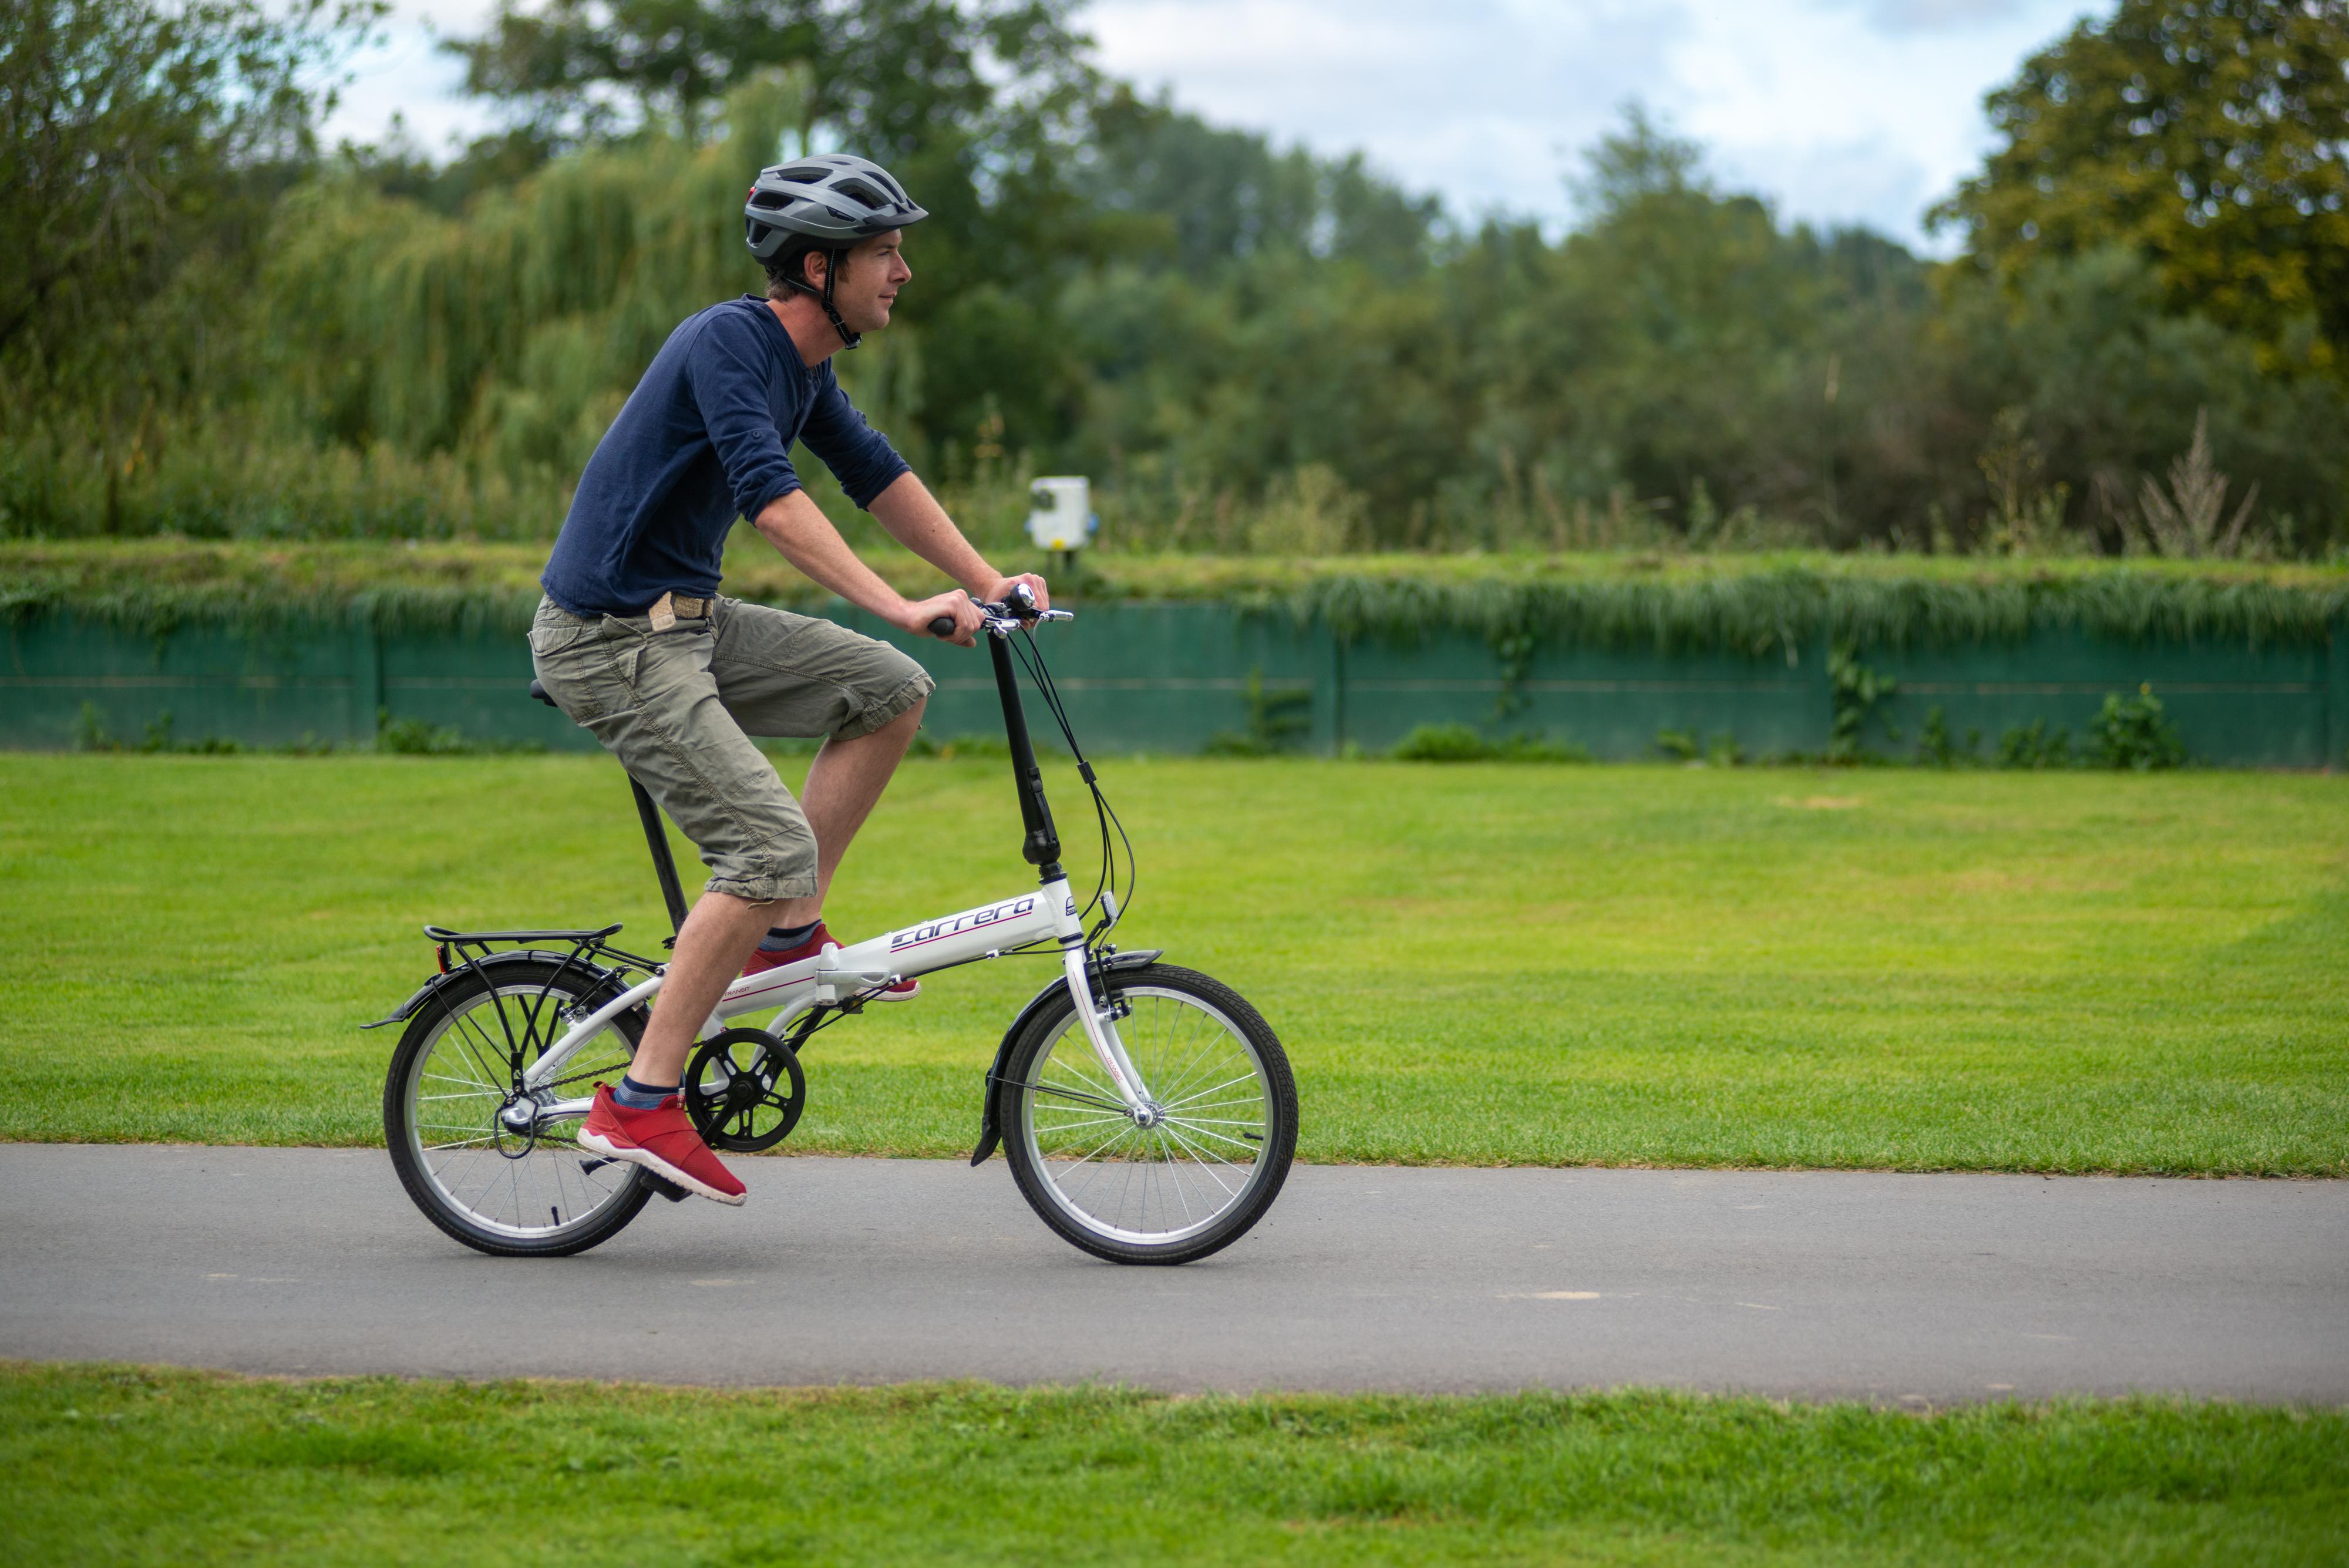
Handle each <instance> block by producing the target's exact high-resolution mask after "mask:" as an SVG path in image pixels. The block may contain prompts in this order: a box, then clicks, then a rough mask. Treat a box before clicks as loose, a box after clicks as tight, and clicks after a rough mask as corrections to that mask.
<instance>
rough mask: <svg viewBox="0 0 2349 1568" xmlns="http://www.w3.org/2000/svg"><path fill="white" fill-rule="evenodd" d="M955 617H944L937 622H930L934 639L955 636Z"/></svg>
mask: <svg viewBox="0 0 2349 1568" xmlns="http://www.w3.org/2000/svg"><path fill="white" fill-rule="evenodd" d="M954 628H955V620H954V617H952V616H950V615H942V616H940V617H938V618H936V620H933V621H932V622H930V635H931V636H932V637H952V636H953V635H954Z"/></svg>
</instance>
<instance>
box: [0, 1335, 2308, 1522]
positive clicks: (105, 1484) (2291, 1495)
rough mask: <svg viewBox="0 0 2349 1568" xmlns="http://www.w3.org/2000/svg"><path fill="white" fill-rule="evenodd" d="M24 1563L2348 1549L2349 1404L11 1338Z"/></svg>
mask: <svg viewBox="0 0 2349 1568" xmlns="http://www.w3.org/2000/svg"><path fill="white" fill-rule="evenodd" d="M0 1517H5V1520H6V1521H7V1526H6V1533H7V1536H8V1539H9V1540H10V1542H11V1543H12V1547H11V1550H12V1552H13V1554H14V1555H15V1556H16V1558H17V1560H19V1561H22V1562H28V1563H68V1562H70V1563H85V1562H91V1561H106V1562H124V1561H136V1562H157V1563H211V1562H235V1563H250V1562H256V1561H258V1562H275V1561H298V1562H303V1563H387V1562H409V1563H460V1562H488V1563H647V1562H664V1563H841V1564H854V1563H875V1564H888V1565H893V1568H894V1565H895V1564H900V1563H944V1562H952V1563H1023V1564H1024V1563H1042V1562H1051V1563H1070V1564H1083V1563H1235V1564H1237V1563H1639V1564H1669V1563H1713V1564H1717V1563H1732V1564H1749V1563H1750V1564H1764V1563H1786V1564H1792V1563H1902V1564H1927V1563H1982V1562H1999V1563H2064V1564H2092V1563H2116V1564H2127V1565H2129V1568H2144V1565H2148V1564H2167V1563H2226V1564H2233V1563H2263V1564H2292V1563H2339V1562H2341V1561H2342V1559H2343V1554H2344V1551H2349V1416H2345V1415H2344V1414H2343V1413H2342V1412H2339V1411H2305V1410H2290V1409H2261V1408H2251V1407H2237V1406H2229V1405H2220V1404H2195V1403H2188V1402H2170V1401H2159V1400H2150V1399H2136V1400H2127V1401H2117V1402H2083V1403H2076V1404H2063V1405H2054V1406H2041V1407H2029V1406H2011V1405H2010V1406H1996V1405H1992V1406H1975V1407H1967V1408H1963V1409H1956V1410H1949V1411H1942V1412H1938V1413H1935V1414H1931V1415H1926V1416H1917V1415H1909V1414H1903V1413H1899V1412H1895V1411H1888V1410H1875V1409H1869V1408H1867V1407H1859V1406H1853V1405H1826V1406H1791V1407H1790V1406H1784V1405H1775V1404H1771V1403H1768V1402H1765V1401H1762V1400H1756V1399H1733V1398H1708V1397H1700V1396H1690V1395H1674V1394H1653V1393H1643V1394H1598V1395H1571V1396H1568V1395H1550V1394H1527V1395H1517V1396H1510V1397H1481V1398H1461V1399H1410V1398H1402V1397H1360V1396H1356V1397H1303V1396H1297V1397H1247V1398H1240V1397H1213V1398H1197V1399H1170V1398H1165V1397H1156V1396H1151V1395H1143V1394H1136V1393H1129V1392H1123V1391H1117V1390H1108V1389H1088V1388H1076V1389H1031V1390H1009V1389H1002V1388H995V1387H988V1386H947V1387H939V1386H912V1387H900V1388H892V1389H839V1390H822V1391H807V1392H793V1391H774V1390H746V1391H723V1392H721V1391H711V1390H696V1389H672V1388H656V1387H643V1386H620V1387H611V1386H595V1385H589V1384H576V1383H569V1384H547V1383H529V1384H525V1383H502V1384H488V1385H473V1386H467V1385H464V1384H449V1383H439V1382H412V1383H410V1382H400V1381H397V1380H393V1379H388V1378H385V1379H358V1380H334V1381H324V1382H312V1383H277V1382H257V1381H243V1380H238V1379H233V1378H227V1377H220V1376H207V1375H205V1374H202V1373H188V1372H165V1371H153V1370H140V1369H135V1368H125V1367H109V1366H25V1365H22V1364H17V1365H15V1366H9V1365H7V1364H0Z"/></svg>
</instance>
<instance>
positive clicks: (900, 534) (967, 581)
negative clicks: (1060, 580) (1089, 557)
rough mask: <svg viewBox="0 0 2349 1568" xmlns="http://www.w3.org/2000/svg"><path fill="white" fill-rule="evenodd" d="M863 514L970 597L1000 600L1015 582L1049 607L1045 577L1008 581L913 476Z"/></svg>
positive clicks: (901, 478) (896, 482)
mask: <svg viewBox="0 0 2349 1568" xmlns="http://www.w3.org/2000/svg"><path fill="white" fill-rule="evenodd" d="M865 510H866V511H868V512H870V513H872V514H873V516H874V521H876V522H878V523H879V524H881V526H882V527H884V528H886V529H887V530H888V531H889V536H890V537H891V538H893V539H895V540H896V541H897V543H899V544H900V545H905V548H907V549H908V550H911V551H912V552H914V554H916V556H920V557H921V558H922V559H924V560H925V561H927V562H928V563H929V564H930V565H932V566H936V568H937V569H938V570H940V571H941V572H944V573H945V574H946V575H947V576H949V577H952V578H953V579H954V580H955V581H956V582H958V583H960V584H961V585H962V586H963V587H965V588H967V589H968V590H969V591H970V597H973V598H975V599H980V600H986V601H998V600H1000V599H1001V598H1002V597H1003V596H1004V595H1005V594H1008V593H1009V592H1010V591H1011V587H1012V585H1013V584H1015V583H1025V584H1027V585H1028V587H1029V591H1030V592H1031V593H1033V594H1034V595H1035V596H1036V607H1037V608H1039V609H1050V607H1051V605H1052V597H1051V595H1050V594H1049V593H1047V592H1045V590H1044V579H1043V578H1041V577H1040V576H1037V575H1036V574H1035V573H1033V572H1022V573H1021V574H1020V575H1019V576H1016V577H1007V576H1004V575H1003V574H1002V573H1000V572H999V571H997V570H996V569H995V568H994V567H993V566H988V564H987V561H986V559H985V557H983V556H980V555H979V553H978V551H977V550H975V549H973V548H971V544H970V541H969V540H968V539H966V538H964V537H963V536H962V530H961V529H959V528H957V527H956V526H955V524H954V519H953V518H951V517H949V516H947V509H946V508H945V507H943V506H941V505H939V504H938V503H937V498H936V496H934V495H932V494H931V493H930V491H929V486H927V485H926V484H924V483H922V482H921V481H920V480H919V479H917V478H916V477H915V476H914V475H913V473H912V472H905V473H901V474H899V475H898V476H897V477H896V479H895V480H894V481H893V482H891V483H890V485H889V488H888V489H886V490H884V491H883V492H882V493H880V494H878V495H876V496H874V498H873V500H872V502H871V503H870V504H868V505H867V506H866V508H865ZM834 537H838V535H834ZM844 547H845V545H843V548H844ZM860 564H861V563H860Z"/></svg>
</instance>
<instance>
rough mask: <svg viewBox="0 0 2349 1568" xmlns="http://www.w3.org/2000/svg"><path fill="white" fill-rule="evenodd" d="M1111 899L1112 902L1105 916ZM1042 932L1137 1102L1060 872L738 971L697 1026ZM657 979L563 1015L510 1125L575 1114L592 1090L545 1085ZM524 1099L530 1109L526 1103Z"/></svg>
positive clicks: (906, 975)
mask: <svg viewBox="0 0 2349 1568" xmlns="http://www.w3.org/2000/svg"><path fill="white" fill-rule="evenodd" d="M1114 908H1115V906H1114V905H1112V923H1114ZM1047 939H1050V940H1053V941H1055V942H1057V943H1058V944H1059V947H1060V950H1061V971H1062V979H1063V981H1064V982H1065V983H1066V984H1067V986H1068V988H1069V997H1070V1000H1071V1002H1074V1003H1075V1005H1076V1010H1077V1017H1078V1019H1079V1021H1080V1022H1081V1023H1082V1024H1083V1026H1084V1031H1085V1040H1086V1042H1087V1043H1088V1044H1091V1045H1092V1049H1093V1054H1094V1055H1095V1056H1097V1057H1099V1058H1100V1060H1101V1064H1102V1070H1103V1071H1104V1072H1106V1073H1107V1074H1108V1075H1109V1080H1110V1083H1111V1084H1112V1085H1114V1086H1115V1087H1116V1089H1117V1092H1118V1096H1119V1097H1120V1098H1121V1099H1123V1101H1124V1102H1125V1105H1126V1108H1127V1109H1128V1110H1131V1111H1140V1110H1142V1109H1143V1107H1145V1106H1148V1105H1149V1104H1150V1090H1149V1087H1148V1085H1145V1084H1144V1083H1143V1080H1142V1075H1141V1074H1140V1073H1138V1072H1136V1071H1135V1070H1134V1066H1133V1062H1132V1060H1131V1059H1129V1058H1128V1057H1127V1055H1126V1054H1125V1045H1124V1043H1123V1041H1121V1040H1120V1039H1119V1038H1118V1033H1117V1024H1116V1021H1115V1020H1114V1019H1113V1018H1112V1016H1111V1015H1110V1013H1109V1012H1107V1011H1106V1010H1104V1009H1102V1008H1100V1007H1098V1006H1096V1005H1095V1004H1094V1002H1093V992H1092V980H1091V979H1090V977H1089V976H1088V975H1087V974H1086V961H1085V932H1084V927H1083V925H1082V923H1081V921H1080V920H1079V919H1078V918H1077V901H1076V898H1075V896H1074V895H1073V894H1071V892H1070V890H1069V884H1068V880H1067V878H1065V877H1062V878H1060V879H1058V880H1055V881H1051V882H1047V883H1045V884H1044V885H1043V886H1042V887H1040V888H1037V889H1035V890H1034V891H1033V892H1028V893H1020V894H1017V895H1015V896H1014V897H1011V898H999V899H997V900H996V901H995V902H994V903H991V904H981V905H979V906H978V908H977V909H964V910H962V911H961V912H959V913H957V914H952V915H941V916H939V917H938V918H937V919H934V920H925V921H923V922H922V923H921V924H920V925H916V926H907V927H905V929H902V930H895V931H889V932H887V933H885V934H884V935H881V936H877V937H874V938H872V939H871V940H866V941H862V942H858V943H856V944H855V945H854V947H845V948H842V947H834V946H833V945H831V944H830V943H826V944H825V946H824V949H823V951H822V952H820V953H818V954H817V955H816V956H815V957H813V958H811V959H802V960H801V961H799V962H797V963H792V964H785V965H783V966H782V967H781V968H779V969H771V970H766V971H761V972H760V973H758V974H746V975H743V976H741V977H740V978H739V979H737V980H736V981H734V982H733V983H732V984H730V985H729V986H728V987H727V988H726V993H725V995H723V996H721V997H719V1001H718V1007H717V1010H716V1011H715V1012H712V1013H711V1014H710V1015H709V1023H707V1024H706V1025H704V1028H703V1033H704V1034H705V1035H707V1034H715V1033H718V1032H719V1031H720V1030H722V1029H724V1028H725V1027H726V1020H727V1019H730V1018H740V1017H741V1016H743V1015H744V1014H745V1013H751V1012H766V1011H767V1010H768V1009H770V1008H772V1009H774V1010H775V1016H774V1018H773V1019H772V1020H771V1022H770V1023H768V1025H767V1030H768V1033H772V1034H781V1033H782V1032H783V1031H784V1030H786V1029H788V1028H790V1027H791V1025H792V1023H794V1022H795V1021H797V1020H798V1018H799V1017H800V1015H801V1014H802V1013H804V1012H808V1011H809V1010H810V1009H811V1008H814V1007H819V1006H822V1005H824V1004H826V1003H838V1002H850V1001H853V1000H854V999H855V998H857V997H859V996H862V995H864V994H866V993H868V992H874V991H878V990H880V989H883V988H885V987H887V986H891V985H895V984H896V983H897V982H898V981H905V980H912V979H914V978H916V976H919V975H925V974H928V973H930V972H931V971H934V970H941V969H948V968H951V967H953V966H954V965H956V964H962V963H968V962H970V961H973V960H975V959H991V958H997V957H999V956H1000V955H1002V954H1003V953H1006V952H1009V950H1012V949H1014V948H1022V947H1026V946H1028V945H1029V944H1030V943H1031V942H1040V941H1043V940H1047ZM663 979H664V975H663V974H661V973H656V974H655V975H654V976H653V977H652V978H651V979H650V980H647V981H644V982H643V983H642V984H640V985H636V986H632V987H630V988H629V989H628V990H626V991H625V992H621V993H620V994H619V995H618V996H616V997H614V998H613V999H612V1000H611V1001H609V1002H605V1003H604V1005H603V1006H601V1007H599V1008H597V1009H596V1010H595V1012H591V1013H589V1014H588V1015H587V1016H586V1017H585V1018H582V1019H580V1020H579V1021H578V1022H577V1023H574V1024H573V1025H572V1026H571V1028H570V1029H569V1030H567V1031H565V1032H564V1036H563V1038H562V1039H560V1040H558V1041H556V1042H555V1043H554V1044H553V1045H552V1046H550V1047H549V1048H548V1049H547V1051H546V1053H545V1054H543V1055H542V1056H540V1057H539V1059H538V1060H537V1061H535V1062H533V1063H532V1064H531V1065H530V1066H529V1068H528V1069H526V1070H525V1071H524V1072H523V1090H524V1092H525V1093H527V1094H528V1095H529V1096H531V1098H530V1100H528V1101H524V1100H521V1099H517V1100H516V1101H515V1102H514V1104H513V1105H512V1106H511V1107H510V1108H509V1112H508V1114H509V1116H512V1115H513V1113H520V1117H519V1119H518V1120H515V1121H513V1122H512V1124H511V1125H513V1126H515V1127H526V1126H529V1125H531V1124H533V1123H535V1124H537V1125H539V1126H544V1125H545V1124H547V1123H549V1122H559V1121H565V1120H570V1119H573V1118H576V1117H579V1116H585V1115H586V1114H587V1111H588V1107H589V1106H592V1105H593V1104H594V1103H595V1102H594V1100H593V1098H592V1097H591V1098H585V1099H583V1098H567V1099H558V1098H554V1097H552V1096H550V1095H549V1093H548V1090H547V1085H550V1084H554V1083H556V1082H558V1081H559V1080H560V1079H561V1078H562V1076H563V1069H564V1065H565V1064H568V1063H569V1062H570V1060H571V1058H572V1057H573V1056H574V1055H576V1054H578V1052H579V1049H580V1047H582V1046H583V1045H585V1044H587V1042H588V1041H589V1040H590V1039H592V1038H594V1037H595V1035H596V1034H598V1033H601V1032H602V1031H603V1030H604V1029H605V1028H606V1027H607V1026H608V1025H609V1024H610V1023H611V1022H612V1021H613V1020H614V1019H616V1018H617V1017H619V1016H620V1015H621V1014H622V1013H625V1012H628V1011H629V1010H630V1009H632V1008H636V1007H641V1006H643V1005H644V1004H645V1003H646V1002H649V1001H651V1000H652V998H653V997H654V996H655V995H657V993H658V992H659V991H660V988H661V981H662V980H663ZM533 1104H534V1105H535V1107H536V1108H535V1109H534V1110H533V1109H532V1108H530V1107H531V1106H532V1105H533Z"/></svg>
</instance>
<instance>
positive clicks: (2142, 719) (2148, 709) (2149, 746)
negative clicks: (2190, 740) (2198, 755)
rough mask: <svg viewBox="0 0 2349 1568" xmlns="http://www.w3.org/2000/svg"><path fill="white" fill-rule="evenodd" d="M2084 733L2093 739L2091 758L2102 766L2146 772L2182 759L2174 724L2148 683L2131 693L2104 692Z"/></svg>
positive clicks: (2183, 748) (2174, 764) (2182, 749)
mask: <svg viewBox="0 0 2349 1568" xmlns="http://www.w3.org/2000/svg"><path fill="white" fill-rule="evenodd" d="M2088 734H2089V737H2090V738H2091V739H2092V740H2093V741H2094V742H2095V753H2093V754H2094V757H2095V761H2096V762H2097V763H2099V764H2101V765H2102V766H2105V767H2108V768H2122V769H2127V770H2130V771H2132V772H2136V773H2150V772H2152V771H2153V770H2154V769H2156V768H2174V767H2177V766H2178V765H2179V764H2180V763H2184V762H2185V761H2186V744H2185V742H2182V741H2180V740H2179V739H2178V726H2177V725H2176V724H2175V723H2173V722H2170V719H2169V717H2168V714H2167V713H2166V712H2165V711H2163V709H2162V706H2161V699H2160V698H2158V697H2157V696H2155V695H2154V694H2153V688H2152V687H2151V686H2139V687H2138V688H2137V695H2136V696H2134V697H2123V696H2122V695H2121V694H2120V693H2119V692H2117V691H2108V692H2106V694H2105V705H2104V707H2103V708H2102V709H2100V710H2098V711H2097V713H2096V716H2095V718H2094V719H2092V720H2090V721H2089V722H2088Z"/></svg>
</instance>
